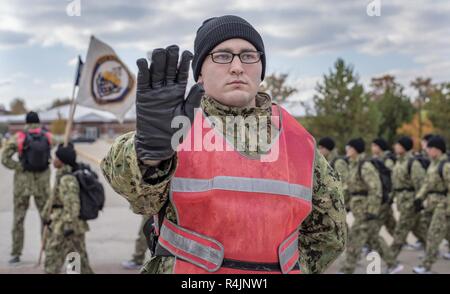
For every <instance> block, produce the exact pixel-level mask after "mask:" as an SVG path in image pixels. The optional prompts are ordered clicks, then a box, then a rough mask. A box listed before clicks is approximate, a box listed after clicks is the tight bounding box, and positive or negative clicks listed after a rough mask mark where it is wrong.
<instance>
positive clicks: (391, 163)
mask: <svg viewBox="0 0 450 294" xmlns="http://www.w3.org/2000/svg"><path fill="white" fill-rule="evenodd" d="M384 165H385V166H386V167H387V168H388V169H389V170H392V169H393V168H394V165H395V162H394V161H393V160H392V159H390V158H388V159H386V161H385V162H384Z"/></svg>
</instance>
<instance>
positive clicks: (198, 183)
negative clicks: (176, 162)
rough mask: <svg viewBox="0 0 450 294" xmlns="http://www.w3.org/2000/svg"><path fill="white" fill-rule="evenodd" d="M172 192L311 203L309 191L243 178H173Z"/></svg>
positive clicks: (276, 181)
mask: <svg viewBox="0 0 450 294" xmlns="http://www.w3.org/2000/svg"><path fill="white" fill-rule="evenodd" d="M171 190H172V192H206V191H210V190H228V191H239V192H254V193H269V194H279V195H285V196H291V197H297V198H301V199H304V200H307V201H311V195H312V192H311V189H310V188H308V187H305V186H302V185H298V184H291V183H288V182H285V181H279V180H269V179H255V178H243V177H228V176H218V177H214V178H212V179H190V178H178V177H175V178H173V179H172V181H171Z"/></svg>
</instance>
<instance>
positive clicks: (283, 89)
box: [261, 73, 297, 103]
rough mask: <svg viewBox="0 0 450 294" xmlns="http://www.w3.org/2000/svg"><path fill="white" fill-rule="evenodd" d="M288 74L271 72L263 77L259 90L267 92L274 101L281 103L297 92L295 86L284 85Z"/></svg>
mask: <svg viewBox="0 0 450 294" xmlns="http://www.w3.org/2000/svg"><path fill="white" fill-rule="evenodd" d="M288 76H289V75H288V74H286V73H282V74H279V75H277V74H275V73H273V74H271V75H268V76H266V77H265V79H264V82H263V84H262V85H261V91H263V92H266V93H268V94H269V95H270V96H271V97H272V99H273V100H274V101H276V102H277V103H281V102H284V101H286V99H287V98H288V97H289V96H291V95H292V94H294V93H295V92H297V89H296V88H293V87H291V86H288V85H286V80H287V78H288Z"/></svg>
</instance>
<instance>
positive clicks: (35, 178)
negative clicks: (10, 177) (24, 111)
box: [2, 124, 50, 195]
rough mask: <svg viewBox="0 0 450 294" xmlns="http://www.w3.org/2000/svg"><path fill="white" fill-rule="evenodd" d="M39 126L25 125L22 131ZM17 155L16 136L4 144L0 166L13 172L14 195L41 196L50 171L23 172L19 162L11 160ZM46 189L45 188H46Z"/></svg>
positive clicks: (44, 190)
mask: <svg viewBox="0 0 450 294" xmlns="http://www.w3.org/2000/svg"><path fill="white" fill-rule="evenodd" d="M39 127H40V125H39V124H27V125H26V126H25V128H24V131H25V132H26V131H27V130H30V129H36V128H39ZM16 153H18V145H17V134H15V135H14V136H11V138H10V139H9V140H8V141H7V142H6V144H5V146H4V149H3V152H2V164H3V165H4V166H5V167H6V168H8V169H12V170H14V193H15V195H43V194H45V193H46V190H47V189H48V187H47V186H48V185H49V184H50V182H49V177H50V169H47V170H45V171H43V172H31V171H24V170H23V168H22V164H21V163H20V161H17V160H15V159H14V158H13V156H14V154H16ZM46 187H47V188H46Z"/></svg>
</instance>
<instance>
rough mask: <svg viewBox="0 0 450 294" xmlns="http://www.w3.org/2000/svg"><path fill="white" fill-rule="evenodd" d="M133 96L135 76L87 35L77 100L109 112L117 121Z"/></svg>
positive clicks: (111, 52)
mask: <svg viewBox="0 0 450 294" xmlns="http://www.w3.org/2000/svg"><path fill="white" fill-rule="evenodd" d="M135 100H136V78H135V76H134V74H133V73H131V72H130V71H129V70H128V68H127V66H126V65H125V64H124V63H123V62H122V61H121V60H120V59H119V57H118V56H117V55H116V53H115V52H114V50H113V49H112V48H111V47H110V46H108V45H107V44H105V43H103V42H101V41H100V40H98V39H96V38H95V37H94V36H91V41H90V43H89V49H88V53H87V56H86V62H85V63H84V65H83V70H82V72H81V79H80V83H79V88H78V95H77V104H80V105H84V106H87V107H91V108H95V109H100V110H104V111H108V112H111V113H113V114H115V115H116V117H117V119H118V120H119V121H123V118H124V116H125V114H126V113H127V112H128V110H129V109H130V108H131V107H132V106H133V105H134V103H135Z"/></svg>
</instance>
